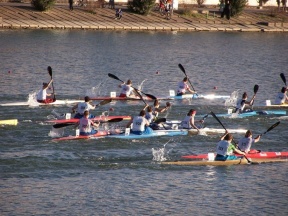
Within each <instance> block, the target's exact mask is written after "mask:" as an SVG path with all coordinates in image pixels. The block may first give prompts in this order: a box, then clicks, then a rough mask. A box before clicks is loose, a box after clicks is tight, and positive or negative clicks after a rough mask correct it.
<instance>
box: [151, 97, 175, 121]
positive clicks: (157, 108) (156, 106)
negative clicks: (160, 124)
mask: <svg viewBox="0 0 288 216" xmlns="http://www.w3.org/2000/svg"><path fill="white" fill-rule="evenodd" d="M153 106H154V107H153V115H154V116H155V118H157V117H158V115H159V113H162V112H165V111H167V110H168V109H169V108H170V107H171V103H170V102H166V106H165V107H163V108H160V103H159V100H157V99H156V100H155V101H154V104H153Z"/></svg>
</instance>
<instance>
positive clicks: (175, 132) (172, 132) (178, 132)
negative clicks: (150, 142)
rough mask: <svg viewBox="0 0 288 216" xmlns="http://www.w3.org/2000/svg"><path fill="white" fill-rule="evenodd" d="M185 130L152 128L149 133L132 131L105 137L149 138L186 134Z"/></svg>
mask: <svg viewBox="0 0 288 216" xmlns="http://www.w3.org/2000/svg"><path fill="white" fill-rule="evenodd" d="M187 134H188V131H187V130H154V131H153V133H151V134H142V135H137V134H132V133H128V134H127V133H124V134H118V135H110V136H107V138H116V139H142V138H151V137H159V136H179V135H187Z"/></svg>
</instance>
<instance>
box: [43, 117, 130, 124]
mask: <svg viewBox="0 0 288 216" xmlns="http://www.w3.org/2000/svg"><path fill="white" fill-rule="evenodd" d="M119 118H122V119H123V120H130V119H131V116H96V117H95V118H92V119H91V120H92V121H108V120H112V119H119ZM78 121H79V119H75V118H72V119H56V120H48V121H46V122H52V123H77V122H78Z"/></svg>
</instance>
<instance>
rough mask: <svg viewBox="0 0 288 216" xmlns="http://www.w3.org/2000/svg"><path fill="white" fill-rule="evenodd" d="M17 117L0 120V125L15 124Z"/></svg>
mask: <svg viewBox="0 0 288 216" xmlns="http://www.w3.org/2000/svg"><path fill="white" fill-rule="evenodd" d="M17 124H18V120H17V119H7V120H0V125H17Z"/></svg>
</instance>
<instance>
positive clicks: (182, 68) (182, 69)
mask: <svg viewBox="0 0 288 216" xmlns="http://www.w3.org/2000/svg"><path fill="white" fill-rule="evenodd" d="M178 67H179V68H180V70H181V71H182V72H183V73H184V74H185V75H186V72H185V69H184V67H183V66H182V64H178ZM186 76H187V75H186Z"/></svg>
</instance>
